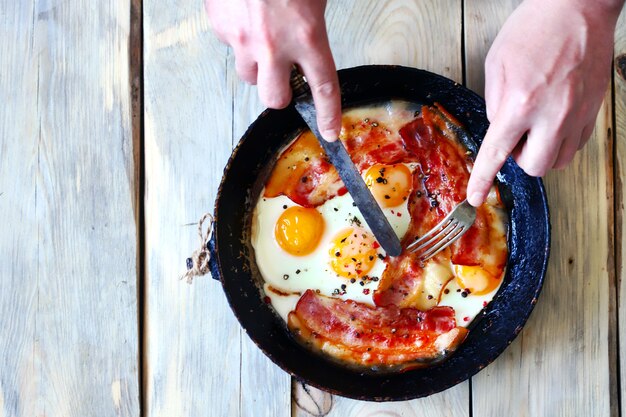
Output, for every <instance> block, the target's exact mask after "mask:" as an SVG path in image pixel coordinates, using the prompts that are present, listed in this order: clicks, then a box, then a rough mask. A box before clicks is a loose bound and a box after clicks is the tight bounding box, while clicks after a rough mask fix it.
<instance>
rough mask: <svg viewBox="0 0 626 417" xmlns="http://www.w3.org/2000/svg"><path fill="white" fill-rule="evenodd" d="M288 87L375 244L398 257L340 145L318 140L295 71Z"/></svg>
mask: <svg viewBox="0 0 626 417" xmlns="http://www.w3.org/2000/svg"><path fill="white" fill-rule="evenodd" d="M290 84H291V88H292V90H293V101H294V105H295V108H296V110H297V111H298V113H299V114H300V116H301V117H302V119H304V121H305V123H306V124H307V126H308V127H309V129H311V132H313V135H315V137H316V138H317V140H318V141H319V143H320V145H321V146H322V148H323V149H324V152H326V155H327V156H328V159H330V162H331V163H332V164H333V166H334V167H335V169H337V172H338V173H339V177H340V178H341V180H342V181H343V183H344V185H345V186H346V188H347V189H348V192H349V193H350V195H351V196H352V199H353V200H354V202H355V204H356V206H357V207H358V209H359V211H360V212H361V215H362V216H363V219H364V220H365V222H366V223H367V225H368V226H369V227H370V229H371V230H372V233H374V236H375V237H376V240H378V243H379V244H380V246H382V248H383V249H384V250H385V252H386V253H387V255H389V256H398V255H400V253H401V252H402V245H401V244H400V239H398V236H397V235H396V233H395V232H394V230H393V228H392V227H391V224H389V221H388V220H387V218H386V217H385V215H384V213H383V211H382V209H381V208H380V206H379V205H378V203H377V202H376V200H375V199H374V196H373V195H372V193H371V192H370V190H369V188H368V187H367V185H366V184H365V181H364V180H363V177H361V174H360V173H359V171H358V170H357V168H356V166H354V163H353V162H352V159H350V155H348V152H347V151H346V148H345V147H344V146H343V143H342V142H341V141H340V140H339V139H337V140H336V141H334V142H328V141H326V140H325V139H324V138H322V136H321V134H320V132H319V129H318V127H317V113H316V111H315V105H314V103H313V96H312V95H311V89H310V88H309V85H308V84H307V82H306V80H305V79H304V77H303V76H302V74H301V73H300V71H298V70H297V69H294V70H293V71H292V72H291V78H290Z"/></svg>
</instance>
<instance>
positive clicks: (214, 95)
mask: <svg viewBox="0 0 626 417" xmlns="http://www.w3.org/2000/svg"><path fill="white" fill-rule="evenodd" d="M144 15H145V20H144V24H145V35H144V36H145V91H146V95H145V141H146V250H147V253H146V255H147V265H148V267H147V282H146V289H147V291H146V297H147V301H146V306H147V310H146V315H145V321H146V332H145V346H146V349H147V350H146V369H145V386H146V394H147V398H146V410H145V411H146V415H147V416H167V417H169V416H172V415H176V416H198V415H202V416H207V415H208V416H218V417H223V416H243V415H254V416H279V415H281V414H280V413H279V412H280V411H281V410H282V413H283V414H282V415H287V414H286V413H288V412H289V407H290V403H289V388H288V385H289V377H288V375H286V374H284V373H282V371H280V374H278V370H277V369H276V367H275V366H274V365H273V364H271V363H269V361H267V359H266V358H265V357H263V356H262V354H260V353H259V352H258V350H257V349H256V347H255V346H250V345H249V344H250V342H249V340H248V339H247V337H246V336H244V337H242V335H241V333H242V332H241V330H240V326H239V324H238V323H237V321H236V320H235V318H234V315H233V313H232V311H231V310H230V308H229V307H228V305H227V303H226V300H225V297H224V295H223V292H222V287H221V285H220V284H219V283H218V282H216V281H214V280H212V279H210V276H207V277H204V278H200V279H196V280H195V281H194V283H193V284H192V285H187V284H185V283H184V282H182V281H179V280H178V276H179V275H180V273H181V272H183V270H184V264H185V258H186V257H187V256H189V254H191V252H192V251H193V250H195V249H196V248H197V247H198V245H199V242H198V240H197V239H198V238H197V237H196V232H195V230H196V226H195V222H196V221H197V219H198V218H199V217H200V216H201V215H202V214H203V213H204V212H212V211H213V200H214V198H215V192H216V190H217V187H218V184H219V181H220V179H221V176H222V171H223V168H224V165H225V164H226V160H227V158H228V156H229V155H230V152H231V149H232V142H233V123H234V120H233V114H232V109H233V88H234V86H235V84H234V80H233V75H232V73H233V72H234V70H233V69H234V66H232V62H229V61H228V60H229V59H230V58H229V55H228V50H227V48H226V47H225V46H223V45H221V44H220V43H219V42H217V40H216V39H215V38H214V37H213V35H212V34H210V33H209V32H208V27H209V25H208V20H207V18H206V16H205V12H204V10H203V7H202V2H197V1H183V2H181V1H168V2H154V1H152V2H144ZM246 100H247V98H246ZM251 102H252V103H254V102H253V101H251ZM240 104H241V105H242V106H246V105H247V103H240ZM252 113H254V112H251V113H250V114H252ZM249 122H250V120H248V119H246V121H245V123H249ZM242 126H243V123H241V124H239V125H238V128H237V129H238V133H240V132H241V129H242ZM242 344H243V348H242ZM242 367H243V370H244V371H243V372H242ZM266 372H267V373H266ZM272 373H275V374H277V375H278V378H279V379H281V380H282V385H283V387H281V382H280V381H279V382H278V383H276V384H274V383H273V381H272V378H271V377H269V375H271V374H272ZM281 395H282V397H281ZM281 398H282V400H281ZM275 410H278V411H279V412H275Z"/></svg>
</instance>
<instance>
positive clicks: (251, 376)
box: [226, 50, 291, 417]
mask: <svg viewBox="0 0 626 417" xmlns="http://www.w3.org/2000/svg"><path fill="white" fill-rule="evenodd" d="M230 52H232V50H231V51H230ZM226 65H227V68H229V69H234V68H235V63H234V55H233V54H232V53H231V54H229V60H228V62H227V64H226ZM229 82H230V84H231V88H232V91H233V92H234V94H233V107H232V108H233V109H236V111H234V112H233V145H236V142H238V141H239V138H241V136H242V135H243V134H244V132H245V131H246V130H247V129H248V127H249V126H250V124H251V123H252V122H253V121H254V120H255V119H256V118H257V117H258V115H259V114H261V112H262V111H263V110H264V109H265V107H264V106H263V105H262V104H261V102H260V100H259V98H258V94H257V89H256V87H255V86H250V85H248V84H245V83H244V82H243V81H241V80H240V79H239V78H238V77H237V76H236V74H235V71H234V70H231V71H229ZM240 390H241V417H291V377H290V376H289V374H288V373H286V372H284V371H283V370H282V369H280V368H279V367H278V366H277V365H275V364H274V363H273V362H272V361H271V360H269V359H268V358H267V356H265V354H263V352H261V350H260V349H259V348H258V347H257V346H256V345H255V344H254V343H253V342H252V340H251V339H250V338H249V337H248V336H247V335H246V333H245V332H244V331H243V330H242V331H241V386H240Z"/></svg>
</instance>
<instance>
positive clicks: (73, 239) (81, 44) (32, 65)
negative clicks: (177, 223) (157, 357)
mask: <svg viewBox="0 0 626 417" xmlns="http://www.w3.org/2000/svg"><path fill="white" fill-rule="evenodd" d="M129 30H130V2H129V1H124V0H103V1H98V2H94V3H92V2H87V1H76V2H72V3H71V4H70V3H60V2H44V1H30V2H22V1H17V2H15V1H9V0H7V1H5V0H2V1H0V103H1V106H2V108H1V109H0V219H2V221H1V223H0V236H1V237H0V254H2V256H1V258H0V282H1V284H0V317H1V322H2V326H1V327H2V330H1V331H0V416H3V417H5V416H6V417H18V416H29V417H30V416H68V417H69V416H77V417H78V416H80V417H82V416H88V415H101V416H115V415H123V416H139V414H140V407H139V399H140V389H139V376H140V369H139V362H138V358H139V351H138V331H137V324H138V315H137V314H138V302H137V224H136V208H137V204H136V203H137V200H136V196H137V194H136V187H137V183H138V182H137V178H136V176H135V166H134V160H133V148H134V143H133V136H132V134H131V110H130V101H131V99H130V94H129V91H130V89H129V54H128V39H129Z"/></svg>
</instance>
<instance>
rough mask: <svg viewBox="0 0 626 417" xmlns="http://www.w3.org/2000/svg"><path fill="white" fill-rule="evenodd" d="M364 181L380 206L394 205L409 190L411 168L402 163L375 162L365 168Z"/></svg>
mask: <svg viewBox="0 0 626 417" xmlns="http://www.w3.org/2000/svg"><path fill="white" fill-rule="evenodd" d="M365 183H366V184H367V186H368V187H369V188H370V190H371V192H372V195H374V198H375V199H376V201H378V202H379V204H380V205H381V206H382V207H396V206H399V205H400V204H402V203H403V202H404V201H405V200H406V199H407V197H408V195H409V193H410V192H411V170H409V168H408V167H407V166H406V165H404V164H396V165H382V164H376V165H373V166H372V167H370V169H368V170H367V173H366V174H365Z"/></svg>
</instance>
